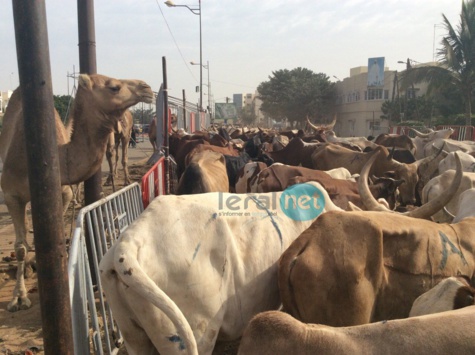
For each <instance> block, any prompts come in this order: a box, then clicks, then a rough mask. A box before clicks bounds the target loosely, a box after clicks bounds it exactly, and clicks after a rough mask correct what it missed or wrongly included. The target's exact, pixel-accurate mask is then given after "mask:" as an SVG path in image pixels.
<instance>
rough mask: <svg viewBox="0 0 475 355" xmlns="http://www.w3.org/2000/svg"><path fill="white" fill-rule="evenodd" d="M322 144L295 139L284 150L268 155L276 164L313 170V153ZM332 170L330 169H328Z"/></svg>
mask: <svg viewBox="0 0 475 355" xmlns="http://www.w3.org/2000/svg"><path fill="white" fill-rule="evenodd" d="M320 144H321V143H305V142H304V141H303V140H302V139H300V138H293V139H292V140H290V142H289V144H287V145H286V146H285V147H284V148H283V149H281V150H278V151H276V152H268V153H267V154H268V155H269V156H270V157H271V158H272V159H274V161H275V162H276V163H282V164H286V165H294V166H298V165H300V164H302V166H303V167H305V168H310V169H312V168H313V162H312V158H311V157H312V153H313V152H314V151H315V150H316V149H318V148H319V147H320ZM327 170H330V169H327Z"/></svg>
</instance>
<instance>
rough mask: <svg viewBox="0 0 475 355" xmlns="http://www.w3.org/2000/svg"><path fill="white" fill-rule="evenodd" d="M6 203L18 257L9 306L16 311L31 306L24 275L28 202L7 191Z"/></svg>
mask: <svg viewBox="0 0 475 355" xmlns="http://www.w3.org/2000/svg"><path fill="white" fill-rule="evenodd" d="M5 204H6V205H7V208H8V212H9V213H10V215H11V216H12V220H13V226H14V228H15V255H16V258H17V272H16V285H15V289H14V290H13V298H12V300H11V301H10V303H9V304H8V306H7V310H9V311H10V312H16V311H19V310H20V309H28V308H30V307H31V301H30V300H29V299H28V293H27V291H26V286H25V277H24V272H25V258H26V255H27V253H28V244H27V242H26V231H27V226H26V224H27V221H26V202H24V201H22V200H21V199H20V198H18V197H15V196H12V195H9V194H8V193H5Z"/></svg>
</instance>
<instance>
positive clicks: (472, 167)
mask: <svg viewBox="0 0 475 355" xmlns="http://www.w3.org/2000/svg"><path fill="white" fill-rule="evenodd" d="M457 154H458V156H459V158H460V161H461V162H462V170H463V171H467V172H471V173H474V172H475V158H474V157H472V156H471V155H470V154H467V153H464V152H462V151H457ZM447 170H455V152H450V153H448V154H447V156H446V157H445V158H444V159H442V160H441V161H440V162H439V174H442V173H443V172H446V171H447Z"/></svg>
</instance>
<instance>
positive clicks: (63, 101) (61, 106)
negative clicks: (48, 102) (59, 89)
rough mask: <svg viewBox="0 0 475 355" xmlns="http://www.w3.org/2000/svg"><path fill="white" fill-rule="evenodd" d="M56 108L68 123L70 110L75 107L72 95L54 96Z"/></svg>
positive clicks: (62, 118)
mask: <svg viewBox="0 0 475 355" xmlns="http://www.w3.org/2000/svg"><path fill="white" fill-rule="evenodd" d="M53 99H54V108H55V109H56V111H58V113H59V116H60V117H61V120H62V121H63V122H66V120H67V118H68V117H67V116H68V114H69V110H70V109H71V107H72V106H73V98H72V97H71V95H53Z"/></svg>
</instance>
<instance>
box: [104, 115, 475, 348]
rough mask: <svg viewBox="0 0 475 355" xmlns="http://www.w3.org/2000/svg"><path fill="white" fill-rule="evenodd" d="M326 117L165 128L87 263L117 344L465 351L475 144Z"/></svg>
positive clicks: (473, 276) (473, 322) (473, 319)
mask: <svg viewBox="0 0 475 355" xmlns="http://www.w3.org/2000/svg"><path fill="white" fill-rule="evenodd" d="M333 125H334V122H333V123H332V124H330V125H320V126H316V125H314V124H312V123H311V122H310V121H308V125H307V128H308V129H309V131H307V132H306V131H303V130H288V131H280V132H277V131H273V130H265V129H260V128H256V129H235V128H234V127H211V128H210V129H208V130H203V131H199V132H195V133H193V134H187V133H186V132H185V131H184V130H180V131H178V132H173V134H171V136H170V140H169V152H170V154H171V155H172V156H173V158H174V160H175V161H176V163H177V174H178V186H177V189H176V194H174V195H168V196H159V197H157V198H155V199H154V200H153V201H152V202H151V203H150V205H149V206H148V207H147V208H146V209H145V211H144V212H143V213H142V214H141V215H140V216H139V217H138V218H137V220H136V221H135V222H134V223H133V224H132V225H131V226H129V227H128V228H127V230H126V231H125V232H124V233H123V234H122V235H121V237H120V239H119V240H118V241H117V242H116V243H114V244H113V245H112V246H111V248H110V249H109V250H108V251H107V252H106V254H105V255H104V257H103V258H102V260H101V263H100V272H101V282H102V286H103V289H104V292H105V295H106V298H107V301H108V303H109V304H110V307H111V309H112V311H113V314H114V317H115V320H116V321H117V323H118V325H119V328H120V330H121V332H122V334H123V337H124V341H125V345H126V348H127V350H128V353H129V354H156V353H160V354H213V350H214V349H215V346H216V344H217V343H222V342H230V341H236V340H240V345H239V350H238V352H239V354H290V353H295V354H316V353H318V354H349V353H352V354H353V353H354V354H366V353H368V354H400V353H403V354H405V353H411V354H448V353H453V354H473V353H475V341H474V339H475V304H474V295H475V289H474V288H472V286H473V283H474V282H475V217H474V216H475V204H474V203H473V202H472V201H473V200H472V197H473V198H475V187H474V184H475V142H471V141H462V142H459V141H455V140H452V139H450V138H449V137H450V135H451V134H452V133H453V130H452V129H446V130H437V131H435V130H431V129H428V130H427V132H425V133H422V132H419V131H415V130H414V133H415V134H416V137H415V138H409V137H408V136H406V135H391V134H381V135H380V136H378V137H376V139H374V140H368V139H367V138H364V137H348V138H343V137H337V136H336V134H335V133H334V132H333V131H332V128H333ZM214 353H216V351H215V352H214Z"/></svg>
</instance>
